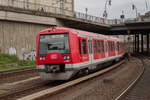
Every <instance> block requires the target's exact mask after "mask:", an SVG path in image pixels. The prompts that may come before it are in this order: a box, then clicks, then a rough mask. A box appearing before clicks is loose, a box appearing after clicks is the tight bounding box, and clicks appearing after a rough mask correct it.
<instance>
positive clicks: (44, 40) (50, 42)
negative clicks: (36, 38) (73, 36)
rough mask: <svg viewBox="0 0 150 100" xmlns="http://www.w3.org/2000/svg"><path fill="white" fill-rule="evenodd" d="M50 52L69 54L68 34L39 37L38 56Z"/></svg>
mask: <svg viewBox="0 0 150 100" xmlns="http://www.w3.org/2000/svg"><path fill="white" fill-rule="evenodd" d="M51 52H59V53H61V54H69V53H70V49H69V37H68V34H52V35H40V42H39V55H46V54H48V53H51Z"/></svg>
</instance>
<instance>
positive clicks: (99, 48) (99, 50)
mask: <svg viewBox="0 0 150 100" xmlns="http://www.w3.org/2000/svg"><path fill="white" fill-rule="evenodd" d="M98 52H99V53H101V45H100V41H98Z"/></svg>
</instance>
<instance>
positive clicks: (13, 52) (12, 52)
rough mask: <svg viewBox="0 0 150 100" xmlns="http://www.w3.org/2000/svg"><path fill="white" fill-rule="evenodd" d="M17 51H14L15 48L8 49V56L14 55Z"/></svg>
mask: <svg viewBox="0 0 150 100" xmlns="http://www.w3.org/2000/svg"><path fill="white" fill-rule="evenodd" d="M16 53H17V51H16V48H15V47H10V48H9V54H10V55H16Z"/></svg>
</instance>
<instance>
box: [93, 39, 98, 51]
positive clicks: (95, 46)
mask: <svg viewBox="0 0 150 100" xmlns="http://www.w3.org/2000/svg"><path fill="white" fill-rule="evenodd" d="M94 53H97V42H96V40H94Z"/></svg>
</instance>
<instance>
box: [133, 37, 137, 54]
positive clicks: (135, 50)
mask: <svg viewBox="0 0 150 100" xmlns="http://www.w3.org/2000/svg"><path fill="white" fill-rule="evenodd" d="M136 41H137V39H136V34H135V39H134V45H135V46H134V52H137V48H136V47H137V43H136Z"/></svg>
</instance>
